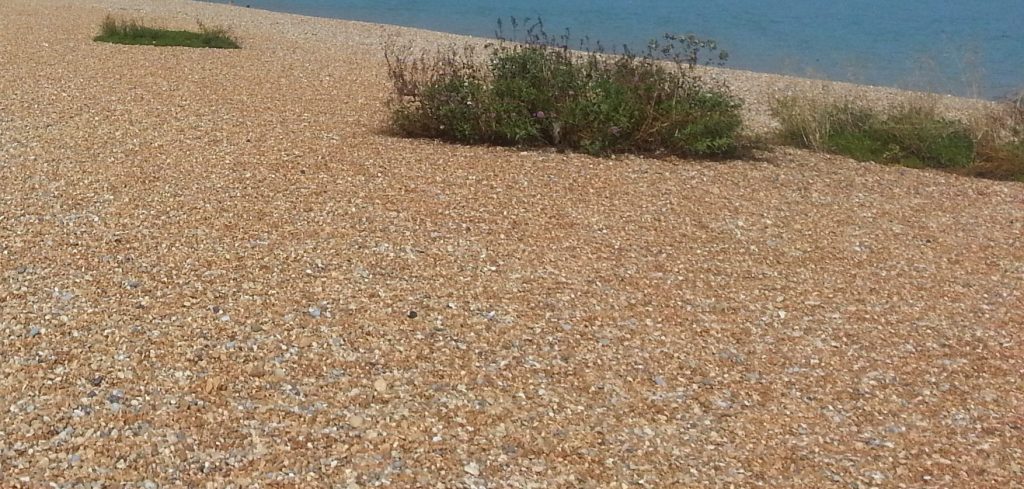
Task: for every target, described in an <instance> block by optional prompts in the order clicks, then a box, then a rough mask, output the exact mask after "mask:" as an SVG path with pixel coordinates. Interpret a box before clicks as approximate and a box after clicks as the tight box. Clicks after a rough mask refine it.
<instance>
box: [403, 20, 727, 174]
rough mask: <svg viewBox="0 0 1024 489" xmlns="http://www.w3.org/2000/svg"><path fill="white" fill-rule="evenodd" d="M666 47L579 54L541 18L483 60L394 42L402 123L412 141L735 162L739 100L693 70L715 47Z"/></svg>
mask: <svg viewBox="0 0 1024 489" xmlns="http://www.w3.org/2000/svg"><path fill="white" fill-rule="evenodd" d="M515 26H516V23H515V21H514V20H513V27H515ZM499 38H500V36H499ZM666 41H667V43H666V44H664V45H660V46H659V45H658V43H652V45H651V46H649V49H648V51H647V53H646V54H643V55H636V54H632V53H629V52H628V51H627V52H626V53H625V54H622V55H615V56H611V55H606V54H604V53H603V52H601V51H600V50H589V49H584V50H583V51H576V50H573V49H570V48H569V46H568V35H565V36H562V37H561V38H559V39H552V38H550V37H548V36H547V35H546V34H544V33H543V30H542V24H541V23H540V22H539V21H538V22H537V23H536V24H534V25H533V26H532V27H531V28H530V29H528V30H527V34H526V36H525V37H524V39H522V40H521V41H519V42H514V43H508V42H499V43H497V44H495V45H491V46H489V47H488V48H487V52H486V53H484V56H483V57H482V58H481V56H479V55H478V53H477V52H475V51H474V50H473V49H472V48H471V47H468V46H467V47H464V48H462V49H459V48H454V47H452V48H448V49H438V50H436V51H433V52H426V53H419V54H418V55H417V54H414V53H413V51H412V49H411V47H409V46H408V45H406V46H399V45H397V44H395V43H393V42H392V43H389V44H388V45H387V46H385V57H386V60H387V65H388V72H389V74H390V77H391V81H392V85H393V88H394V94H393V104H392V112H391V116H392V117H391V122H392V127H393V128H394V129H395V130H396V131H397V132H398V133H399V134H401V135H405V136H410V137H427V138H437V139H442V140H448V141H454V142H460V143H469V144H495V145H505V146H553V147H557V148H562V149H571V150H576V151H582V152H585V153H589V154H608V153H618V152H643V153H668V154H676V155H691V156H704V157H724V156H731V155H735V154H736V153H737V151H738V150H739V149H741V147H742V144H741V142H740V136H739V132H740V128H741V125H742V119H741V116H740V101H739V99H737V98H736V97H734V96H732V95H731V94H730V93H728V92H727V91H726V90H725V89H724V88H723V87H721V86H712V85H710V84H708V83H706V82H704V81H703V80H701V79H700V78H698V77H697V76H696V75H695V73H694V72H693V70H692V68H693V67H694V64H696V62H697V60H698V57H699V55H700V54H701V51H702V50H715V49H717V46H715V45H714V43H713V42H710V41H702V40H699V39H697V38H694V37H692V36H666ZM481 59H482V61H481ZM719 59H720V60H724V59H725V56H724V55H722V56H720V58H719Z"/></svg>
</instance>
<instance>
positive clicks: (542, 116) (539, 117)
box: [533, 110, 545, 119]
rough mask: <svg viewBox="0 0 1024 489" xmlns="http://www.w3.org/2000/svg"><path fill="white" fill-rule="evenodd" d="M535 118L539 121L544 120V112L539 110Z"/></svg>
mask: <svg viewBox="0 0 1024 489" xmlns="http://www.w3.org/2000/svg"><path fill="white" fill-rule="evenodd" d="M533 116H534V117H536V118H538V119H543V118H544V117H545V114H544V111H543V110H538V111H537V113H535V114H533Z"/></svg>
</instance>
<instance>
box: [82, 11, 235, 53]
mask: <svg viewBox="0 0 1024 489" xmlns="http://www.w3.org/2000/svg"><path fill="white" fill-rule="evenodd" d="M93 40H94V41H99V42H109V43H114V44H132V45H147V46H184V47H192V48H220V49H238V48H239V47H240V46H239V44H238V42H237V41H236V40H235V39H234V38H232V37H231V35H230V34H229V33H228V31H227V30H226V29H224V28H221V27H207V26H205V25H203V24H202V23H200V24H199V32H191V31H177V30H168V29H157V28H153V27H148V26H146V25H143V24H142V23H141V22H139V21H137V20H118V19H116V18H114V17H113V16H110V15H108V16H107V17H106V18H105V19H103V23H101V24H100V34H99V35H98V36H96V37H94V38H93Z"/></svg>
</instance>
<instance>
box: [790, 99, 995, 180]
mask: <svg viewBox="0 0 1024 489" xmlns="http://www.w3.org/2000/svg"><path fill="white" fill-rule="evenodd" d="M773 113H774V115H775V117H776V118H777V119H778V121H779V123H780V125H781V129H780V131H779V134H778V136H779V139H780V140H781V142H782V143H783V144H789V145H793V146H798V147H803V148H811V149H815V150H818V151H828V152H832V153H837V154H842V155H846V156H849V157H851V158H853V159H856V160H859V161H877V162H880V163H887V164H897V165H903V166H909V167H914V168H940V169H953V168H963V167H966V166H968V165H970V164H971V162H972V161H973V160H974V152H975V143H974V139H973V138H972V135H971V131H970V128H969V127H968V126H967V125H966V124H964V123H962V122H960V121H956V120H951V119H946V118H943V117H941V116H939V115H938V114H937V113H936V111H935V110H934V109H933V108H931V107H929V106H926V105H923V104H906V105H903V106H900V107H896V108H894V109H892V110H890V111H886V112H883V111H879V110H875V109H872V108H868V107H866V106H863V105H859V104H856V103H854V102H850V101H844V102H830V101H823V100H815V99H799V98H795V97H787V98H783V99H779V100H777V101H776V103H775V105H774V107H773Z"/></svg>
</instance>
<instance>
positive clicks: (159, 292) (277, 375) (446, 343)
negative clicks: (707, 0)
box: [0, 0, 1024, 489]
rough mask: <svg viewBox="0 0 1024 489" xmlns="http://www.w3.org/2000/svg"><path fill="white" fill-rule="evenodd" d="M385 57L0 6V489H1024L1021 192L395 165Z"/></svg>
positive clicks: (722, 171) (376, 44) (279, 37)
mask: <svg viewBox="0 0 1024 489" xmlns="http://www.w3.org/2000/svg"><path fill="white" fill-rule="evenodd" d="M107 14H114V15H118V16H125V17H130V18H140V19H144V20H145V21H146V22H147V23H152V24H155V25H159V26H164V27H172V28H185V29H188V28H194V27H195V25H196V21H197V20H198V21H201V22H203V23H204V24H207V25H220V26H225V27H228V28H230V29H231V31H232V33H233V34H235V35H236V37H237V38H238V39H239V40H240V42H241V44H242V46H243V49H240V50H206V49H188V48H156V47H149V46H122V45H112V44H103V43H95V42H93V41H92V37H93V36H94V35H95V34H96V32H97V29H98V26H99V23H100V21H101V20H102V19H103V17H104V16H105V15H107ZM389 37H398V38H401V39H407V40H410V41H411V42H414V43H416V44H418V45H422V46H430V45H436V44H438V43H451V42H455V43H462V42H483V41H482V40H473V39H470V38H463V37H459V36H454V35H450V34H443V33H434V32H427V31H421V30H415V29H408V28H401V27H394V26H384V25H376V24H367V23H360V22H351V21H344V20H335V19H323V18H311V17H302V16H297V15H290V14H282V13H273V12H267V11H259V10H254V9H246V8H244V7H239V6H229V5H219V4H208V3H200V2H193V1H188V0H159V1H157V0H87V1H72V0H4V1H2V2H0V487H4V488H6V487H12V488H36V487H58V488H94V487H95V488H105V487H131V488H135V487H138V488H146V489H150V488H164V487H188V488H192V487H195V488H206V487H211V488H221V487H233V488H250V487H254V488H263V487H267V488H271V487H273V488H289V487H295V488H312V487H326V488H360V487H431V488H449V487H450V488H506V487H511V488H549V487H571V488H576V487H580V488H611V487H673V488H674V487H792V488H823V487H844V488H858V487H863V488H869V487H915V488H916V487H922V488H931V487H934V488H956V487H972V488H984V487H992V488H1012V487H1024V462H1022V461H1024V381H1022V378H1024V185H1022V184H1020V183H1012V182H994V181H986V180H979V179H969V178H963V177H959V176H955V175H951V174H946V173H939V172H935V171H924V170H912V169H907V168H897V167H887V166H882V165H876V164H873V163H860V162H855V161H852V160H849V159H846V158H843V157H838V156H829V155H823V154H818V153H813V152H807V151H802V150H795V149H781V148H780V149H772V150H767V151H766V152H765V154H763V155H759V157H758V158H757V159H756V160H751V161H724V162H707V161H690V160H682V159H674V158H668V159H656V158H645V157H640V156H633V155H621V156H615V157H609V158H596V157H590V156H585V155H578V154H567V153H558V152H552V151H543V150H530V151H523V150H520V149H514V148H493V147H470V146H459V145H450V144H445V143H441V142H436V141H427V140H410V139H402V138H398V137H395V136H392V135H390V134H389V133H388V132H387V130H386V122H387V112H386V103H387V100H388V96H389V87H388V78H387V73H386V67H385V64H384V59H383V54H382V46H383V44H384V41H385V40H386V39H388V38H389ZM706 75H707V76H709V77H712V78H715V79H717V80H720V81H721V82H723V83H725V84H727V85H728V86H730V87H731V89H732V90H733V91H734V92H735V93H737V94H738V95H739V96H741V97H742V98H743V99H744V100H745V102H746V109H745V110H746V116H747V122H748V126H749V129H750V130H751V131H753V132H763V131H766V130H768V129H770V128H771V127H772V125H773V121H772V119H771V116H770V114H769V113H768V110H767V107H768V105H769V103H770V101H771V100H772V98H773V97H776V96H779V95H786V94H804V93H826V94H830V93H842V94H846V95H850V96H854V97H856V98H859V99H862V100H868V101H872V103H878V104H892V103H898V102H899V101H900V100H905V99H906V98H907V97H915V96H919V94H910V93H907V92H900V91H897V90H894V89H887V88H878V87H866V86H858V85H849V84H841V83H832V82H822V81H816V80H808V79H798V78H792V77H784V76H778V75H767V74H758V73H750V72H742V71H736V70H722V69H716V70H708V71H707V72H706ZM938 103H939V104H941V106H942V107H943V108H944V110H946V111H948V112H949V113H951V114H954V115H957V116H962V117H965V118H969V117H972V114H977V113H983V112H984V111H985V110H987V109H988V108H990V107H991V104H990V103H988V102H982V101H978V100H969V99H960V98H952V97H940V98H939V99H938Z"/></svg>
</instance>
